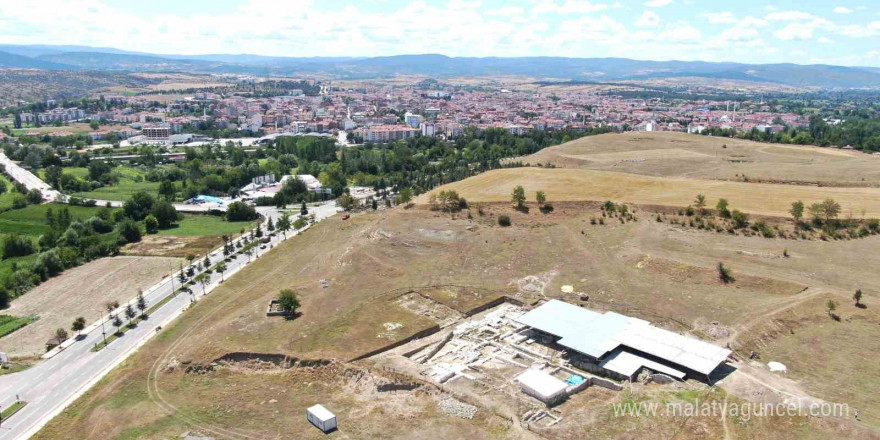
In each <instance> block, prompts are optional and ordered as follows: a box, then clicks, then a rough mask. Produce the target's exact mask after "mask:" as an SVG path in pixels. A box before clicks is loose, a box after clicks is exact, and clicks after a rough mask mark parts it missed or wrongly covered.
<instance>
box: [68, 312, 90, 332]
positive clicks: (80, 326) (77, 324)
mask: <svg viewBox="0 0 880 440" xmlns="http://www.w3.org/2000/svg"><path fill="white" fill-rule="evenodd" d="M85 328H86V318H83V317H82V316H80V317H79V318H76V319H74V320H73V324H71V325H70V330H72V331H75V332H76V334H77V335H79V333H80V332H81V331H83V330H84V329H85Z"/></svg>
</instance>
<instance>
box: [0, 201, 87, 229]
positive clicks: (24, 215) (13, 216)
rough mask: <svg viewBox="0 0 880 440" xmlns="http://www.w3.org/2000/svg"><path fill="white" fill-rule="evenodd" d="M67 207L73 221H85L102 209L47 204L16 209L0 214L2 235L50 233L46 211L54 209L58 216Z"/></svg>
mask: <svg viewBox="0 0 880 440" xmlns="http://www.w3.org/2000/svg"><path fill="white" fill-rule="evenodd" d="M64 207H67V209H68V211H69V212H70V218H71V219H72V220H80V221H85V220H88V218H89V217H92V216H93V215H95V214H96V213H97V212H98V210H99V209H101V208H100V207H86V206H74V205H62V204H58V203H47V204H45V205H29V206H28V207H27V208H24V209H15V210H11V211H6V212H4V213H2V214H0V231H2V232H0V234H2V233H18V234H24V235H30V236H33V237H39V236H40V235H42V234H44V233H45V232H46V231H48V229H49V227H48V226H47V225H46V211H48V210H49V209H52V210H53V211H55V213H56V214H57V213H58V212H60V211H61V210H62V209H63V208H64Z"/></svg>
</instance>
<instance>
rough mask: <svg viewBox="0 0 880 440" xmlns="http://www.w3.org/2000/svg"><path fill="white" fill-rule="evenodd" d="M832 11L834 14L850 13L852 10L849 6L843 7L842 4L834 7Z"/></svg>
mask: <svg viewBox="0 0 880 440" xmlns="http://www.w3.org/2000/svg"><path fill="white" fill-rule="evenodd" d="M834 13H835V14H852V13H853V10H852V9H850V8H845V7H843V6H838V7H836V8H834Z"/></svg>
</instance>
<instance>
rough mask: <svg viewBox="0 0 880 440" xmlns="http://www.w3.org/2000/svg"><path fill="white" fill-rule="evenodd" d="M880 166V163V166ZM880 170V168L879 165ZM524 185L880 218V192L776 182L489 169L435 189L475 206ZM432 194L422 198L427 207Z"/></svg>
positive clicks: (643, 200) (577, 195) (593, 195)
mask: <svg viewBox="0 0 880 440" xmlns="http://www.w3.org/2000/svg"><path fill="white" fill-rule="evenodd" d="M878 165H880V162H878ZM877 169H878V170H880V166H878V167H877ZM517 185H522V186H523V188H525V191H526V197H527V198H528V199H529V200H531V201H534V199H535V192H536V191H544V192H546V193H547V197H548V200H550V201H551V202H552V201H580V200H591V201H605V200H611V201H614V202H616V203H631V204H638V205H664V206H674V207H683V206H688V205H691V204H693V202H694V198H695V197H696V195H697V194H704V195H705V196H706V198H707V203H708V205H709V206H714V205H715V203H716V202H717V200H718V199H720V198H726V199H727V200H728V201H730V207H731V209H738V210H740V211H743V212H747V213H750V214H758V215H766V216H775V217H788V216H789V214H788V210H789V209H791V203H792V202H794V201H796V200H802V201H804V202H805V203H806V204H807V205H810V204H811V203H814V202H820V201H822V200H824V199H825V198H828V197H830V198H833V199H834V200H836V201H837V202H838V203H840V205H841V207H842V215H841V216H842V217H846V216H848V215H850V214H852V215H853V217H855V218H861V217H863V215H862V213H863V212H864V217H866V218H872V217H880V188H866V187H814V186H806V185H785V184H771V183H745V182H729V181H714V180H703V179H697V178H685V177H655V176H648V175H637V174H628V173H624V172H616V171H596V170H590V169H572V168H556V169H552V168H535V167H522V168H504V169H497V170H493V171H489V172H486V173H483V174H479V175H477V176H474V177H471V178H469V179H465V180H462V181H458V182H454V183H450V184H447V185H443V186H441V187H439V188H436V189H434V190H433V191H432V192H434V193H436V192H439V191H441V190H444V189H452V190H455V191H457V192H458V193H459V195H461V196H463V197H465V198H466V199H467V200H468V201H470V202H502V201H509V200H510V195H511V193H512V191H513V189H514V188H515V187H516V186H517ZM427 201H428V195H427V194H423V195H422V196H419V197H418V198H417V199H416V202H417V203H421V204H425V203H427Z"/></svg>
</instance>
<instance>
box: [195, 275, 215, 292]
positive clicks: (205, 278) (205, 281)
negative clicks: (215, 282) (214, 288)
mask: <svg viewBox="0 0 880 440" xmlns="http://www.w3.org/2000/svg"><path fill="white" fill-rule="evenodd" d="M193 281H195V282H197V283H199V284H201V285H202V295H204V294H205V293H206V292H205V284H208V282H209V281H211V277H210V276H208V274H206V273H200V274H199V275H198V276H197V277H195V278H193Z"/></svg>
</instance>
